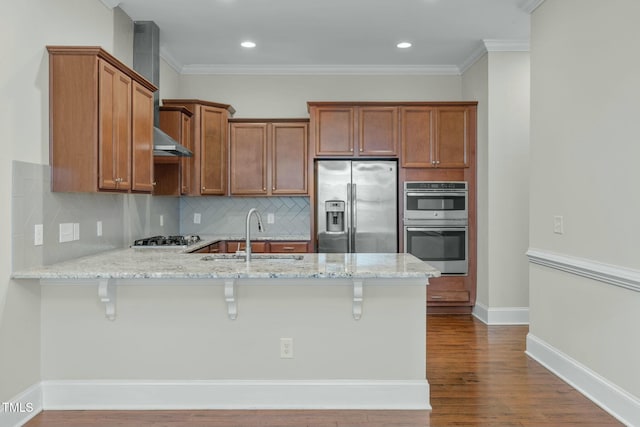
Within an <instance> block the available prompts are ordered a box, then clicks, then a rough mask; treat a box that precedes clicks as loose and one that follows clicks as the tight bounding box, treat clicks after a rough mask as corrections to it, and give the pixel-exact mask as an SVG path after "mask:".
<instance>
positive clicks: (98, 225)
mask: <svg viewBox="0 0 640 427" xmlns="http://www.w3.org/2000/svg"><path fill="white" fill-rule="evenodd" d="M96 235H97V236H98V237H100V236H102V221H98V222H96Z"/></svg>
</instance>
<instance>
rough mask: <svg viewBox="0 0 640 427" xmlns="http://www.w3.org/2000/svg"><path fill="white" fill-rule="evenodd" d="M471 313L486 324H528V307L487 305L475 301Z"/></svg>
mask: <svg viewBox="0 0 640 427" xmlns="http://www.w3.org/2000/svg"><path fill="white" fill-rule="evenodd" d="M471 314H472V315H473V316H474V317H475V318H477V319H478V320H480V321H481V322H483V323H485V324H487V325H528V324H529V307H487V306H486V305H484V304H481V303H479V302H476V305H475V306H474V307H473V311H472V312H471Z"/></svg>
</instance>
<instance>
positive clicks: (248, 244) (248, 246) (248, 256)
mask: <svg viewBox="0 0 640 427" xmlns="http://www.w3.org/2000/svg"><path fill="white" fill-rule="evenodd" d="M251 214H256V219H257V220H258V231H259V232H260V233H262V232H263V231H264V227H263V226H262V217H261V216H260V212H258V211H257V209H256V208H251V209H249V212H248V213H247V236H246V237H247V242H246V244H245V256H246V260H247V262H249V261H251V236H250V234H251V227H250V226H249V225H250V220H251Z"/></svg>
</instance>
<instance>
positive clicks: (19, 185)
mask: <svg viewBox="0 0 640 427" xmlns="http://www.w3.org/2000/svg"><path fill="white" fill-rule="evenodd" d="M12 165H13V170H12V179H13V182H12V209H13V211H12V236H11V239H12V245H13V251H12V252H13V258H12V265H13V269H14V270H17V269H21V268H27V267H30V266H36V265H46V264H52V263H55V262H60V261H65V260H68V259H72V258H77V257H80V256H84V255H90V254H94V253H98V252H103V251H106V250H110V249H116V248H123V247H126V246H128V245H130V244H131V243H132V242H133V240H135V239H139V238H142V237H146V236H149V235H156V234H177V233H178V232H179V213H180V211H179V201H178V198H176V197H152V196H150V195H146V194H116V193H54V192H51V173H50V172H51V168H50V166H49V165H40V164H33V163H25V162H19V161H14V162H13V164H12ZM160 215H162V216H163V223H164V226H163V227H161V226H160V219H159V217H160ZM98 221H101V222H102V236H98V235H97V234H98V233H97V222H98ZM61 223H77V224H79V225H80V235H79V240H76V241H72V242H65V243H60V242H59V238H58V237H59V224H61ZM36 224H42V225H43V231H44V235H43V245H41V246H35V245H34V227H35V225H36Z"/></svg>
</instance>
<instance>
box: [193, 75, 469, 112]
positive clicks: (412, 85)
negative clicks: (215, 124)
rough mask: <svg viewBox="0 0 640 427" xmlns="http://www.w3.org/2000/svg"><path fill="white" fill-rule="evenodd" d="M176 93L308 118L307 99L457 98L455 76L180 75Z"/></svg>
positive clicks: (239, 107)
mask: <svg viewBox="0 0 640 427" xmlns="http://www.w3.org/2000/svg"><path fill="white" fill-rule="evenodd" d="M180 84H181V92H182V96H183V97H185V98H199V99H203V100H206V101H213V102H221V103H224V104H231V105H232V106H233V107H234V108H235V109H236V114H235V116H234V117H255V118H257V117H264V118H269V117H308V116H309V113H308V112H307V101H412V100H415V101H459V100H461V92H460V76H393V75H381V76H377V75H372V76H353V75H291V76H289V75H277V76H274V75H183V76H181V79H180Z"/></svg>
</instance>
